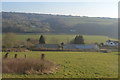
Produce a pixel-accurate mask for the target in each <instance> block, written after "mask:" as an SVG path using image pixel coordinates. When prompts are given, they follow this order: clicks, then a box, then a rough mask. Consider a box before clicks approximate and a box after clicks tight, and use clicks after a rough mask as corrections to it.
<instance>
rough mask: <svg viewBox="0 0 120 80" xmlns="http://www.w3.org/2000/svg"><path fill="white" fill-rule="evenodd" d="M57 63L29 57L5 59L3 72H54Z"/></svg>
mask: <svg viewBox="0 0 120 80" xmlns="http://www.w3.org/2000/svg"><path fill="white" fill-rule="evenodd" d="M57 67H58V66H57V65H56V64H54V63H53V62H50V61H48V60H41V59H29V58H17V59H15V58H7V59H3V73H21V74H44V73H47V74H49V73H53V72H54V71H56V69H57Z"/></svg>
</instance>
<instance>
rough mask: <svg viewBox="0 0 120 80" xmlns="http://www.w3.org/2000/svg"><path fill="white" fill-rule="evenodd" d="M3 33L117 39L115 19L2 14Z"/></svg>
mask: <svg viewBox="0 0 120 80" xmlns="http://www.w3.org/2000/svg"><path fill="white" fill-rule="evenodd" d="M2 18H3V19H2V25H3V33H6V32H15V33H52V34H56V33H57V34H61V33H64V34H84V35H104V36H110V37H114V38H116V37H117V32H118V26H117V25H118V24H117V19H115V18H104V17H86V16H81V17H80V16H71V15H69V16H67V15H51V14H35V13H17V12H2Z"/></svg>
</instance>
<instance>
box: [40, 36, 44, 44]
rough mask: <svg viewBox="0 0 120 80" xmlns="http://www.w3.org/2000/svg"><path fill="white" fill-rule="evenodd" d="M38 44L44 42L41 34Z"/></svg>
mask: <svg viewBox="0 0 120 80" xmlns="http://www.w3.org/2000/svg"><path fill="white" fill-rule="evenodd" d="M39 44H45V38H44V36H43V35H41V36H40V39H39Z"/></svg>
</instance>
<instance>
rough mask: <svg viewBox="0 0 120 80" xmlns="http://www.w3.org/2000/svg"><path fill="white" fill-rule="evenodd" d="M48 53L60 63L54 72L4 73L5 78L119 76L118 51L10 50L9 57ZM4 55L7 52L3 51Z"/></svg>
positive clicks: (36, 55)
mask: <svg viewBox="0 0 120 80" xmlns="http://www.w3.org/2000/svg"><path fill="white" fill-rule="evenodd" d="M42 53H44V54H46V59H47V60H50V61H53V62H55V63H56V64H60V67H59V69H58V72H57V73H54V74H43V75H37V74H30V75H26V74H3V78H117V75H118V55H117V53H115V52H114V53H99V52H41V51H39V52H10V55H9V57H13V56H14V54H18V57H19V58H20V57H24V54H26V55H27V58H31V59H32V58H40V54H42ZM2 54H3V55H4V54H5V53H2Z"/></svg>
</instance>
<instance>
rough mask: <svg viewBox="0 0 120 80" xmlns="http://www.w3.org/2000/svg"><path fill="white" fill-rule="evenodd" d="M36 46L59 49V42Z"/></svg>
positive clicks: (36, 46)
mask: <svg viewBox="0 0 120 80" xmlns="http://www.w3.org/2000/svg"><path fill="white" fill-rule="evenodd" d="M35 48H44V49H58V48H59V45H58V44H37V45H35Z"/></svg>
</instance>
